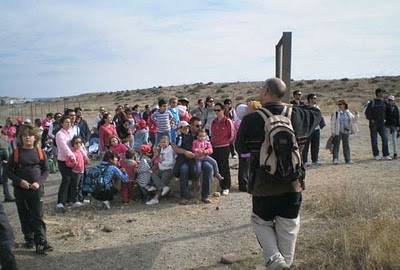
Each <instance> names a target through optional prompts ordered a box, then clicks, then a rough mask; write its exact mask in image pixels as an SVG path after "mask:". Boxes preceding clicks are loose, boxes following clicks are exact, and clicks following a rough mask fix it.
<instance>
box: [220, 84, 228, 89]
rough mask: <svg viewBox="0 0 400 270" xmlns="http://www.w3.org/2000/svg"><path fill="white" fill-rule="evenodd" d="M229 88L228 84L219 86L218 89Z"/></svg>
mask: <svg viewBox="0 0 400 270" xmlns="http://www.w3.org/2000/svg"><path fill="white" fill-rule="evenodd" d="M228 86H229V84H227V83H224V84H223V85H221V87H220V88H226V87H228Z"/></svg>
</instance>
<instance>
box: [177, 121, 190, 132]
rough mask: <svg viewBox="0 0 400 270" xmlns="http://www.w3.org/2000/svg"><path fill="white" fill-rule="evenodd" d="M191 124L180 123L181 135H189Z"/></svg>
mask: <svg viewBox="0 0 400 270" xmlns="http://www.w3.org/2000/svg"><path fill="white" fill-rule="evenodd" d="M189 128H190V126H189V123H188V122H186V121H180V122H179V124H178V129H179V132H180V133H181V134H188V133H189Z"/></svg>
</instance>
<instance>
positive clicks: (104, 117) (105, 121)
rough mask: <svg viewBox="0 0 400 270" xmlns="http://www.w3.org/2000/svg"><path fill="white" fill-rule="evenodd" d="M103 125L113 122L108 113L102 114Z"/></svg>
mask: <svg viewBox="0 0 400 270" xmlns="http://www.w3.org/2000/svg"><path fill="white" fill-rule="evenodd" d="M102 121H103V123H104V124H107V125H108V124H111V123H112V121H113V117H112V115H111V114H110V113H105V114H103V120H102Z"/></svg>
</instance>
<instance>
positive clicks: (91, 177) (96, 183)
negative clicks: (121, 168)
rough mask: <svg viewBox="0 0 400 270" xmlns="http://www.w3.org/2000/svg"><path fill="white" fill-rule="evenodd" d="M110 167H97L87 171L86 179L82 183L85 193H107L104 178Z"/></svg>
mask: <svg viewBox="0 0 400 270" xmlns="http://www.w3.org/2000/svg"><path fill="white" fill-rule="evenodd" d="M107 168H108V166H106V165H101V164H100V165H97V166H96V167H92V168H89V169H88V170H87V171H86V175H85V178H84V179H83V183H82V192H83V193H92V194H93V193H98V192H102V191H105V189H106V187H105V184H104V176H105V173H106V170H107Z"/></svg>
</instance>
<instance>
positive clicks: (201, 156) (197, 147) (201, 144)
mask: <svg viewBox="0 0 400 270" xmlns="http://www.w3.org/2000/svg"><path fill="white" fill-rule="evenodd" d="M207 137H208V136H207V132H206V130H205V129H200V130H199V132H198V133H197V139H196V140H194V141H193V145H192V151H193V153H194V154H195V155H196V157H195V160H196V174H197V176H200V173H201V165H202V162H203V161H208V162H210V163H211V165H212V166H213V170H214V176H215V178H217V179H218V180H219V181H221V180H223V179H224V178H223V177H222V175H221V174H220V173H219V169H218V164H217V161H215V159H213V158H212V157H210V156H209V155H211V154H212V152H213V148H212V146H211V143H210V141H209V140H208V138H207Z"/></svg>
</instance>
